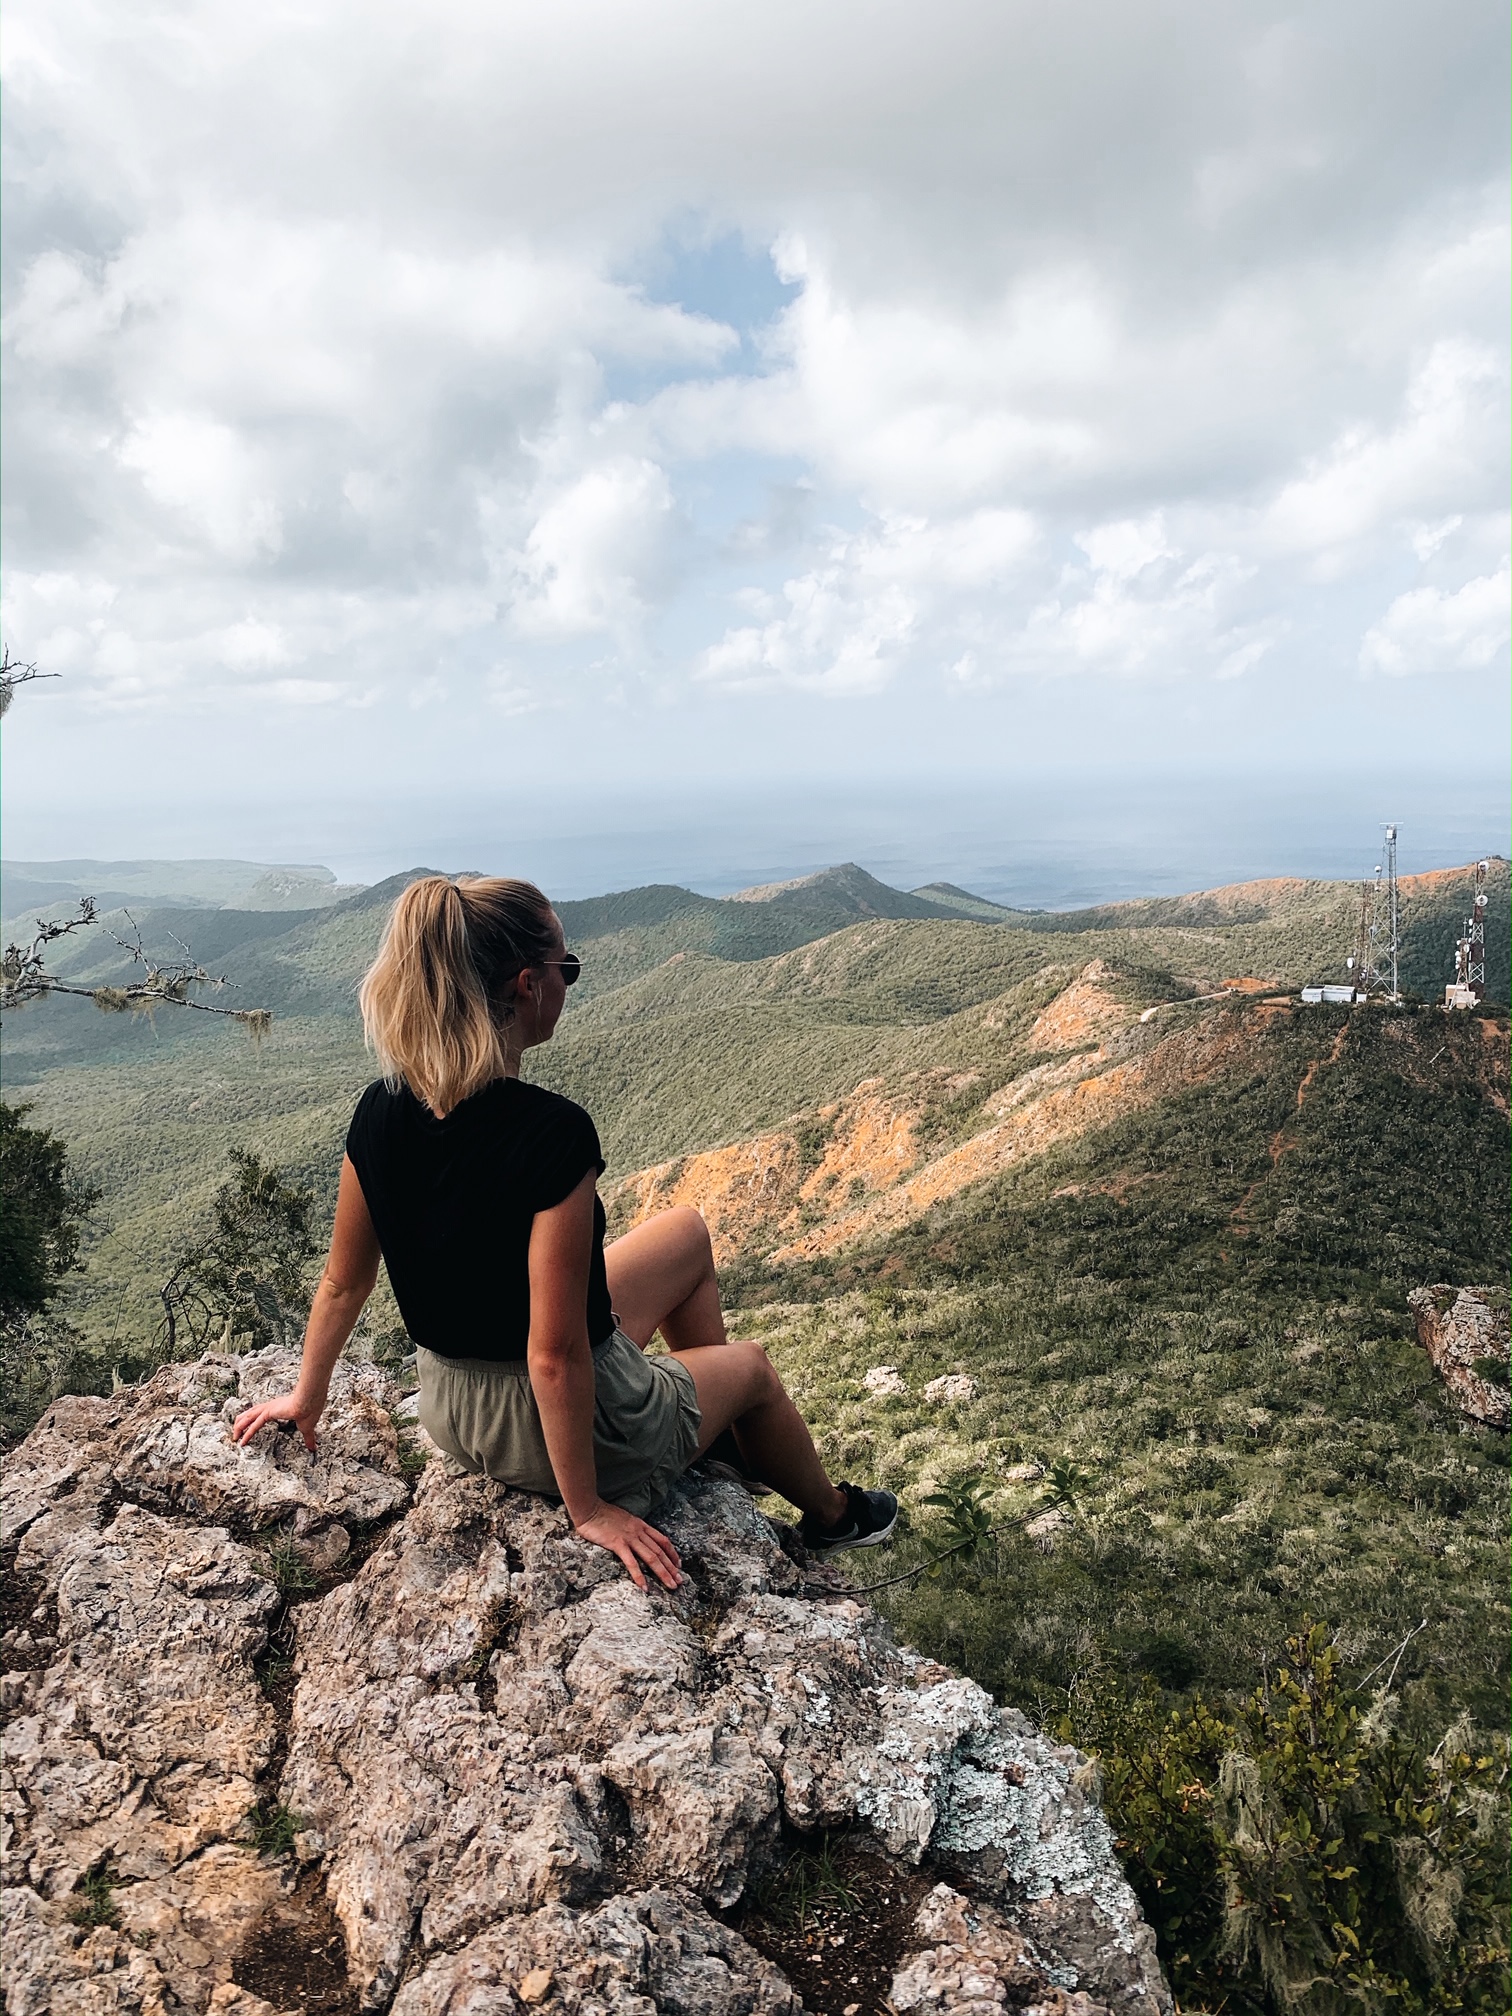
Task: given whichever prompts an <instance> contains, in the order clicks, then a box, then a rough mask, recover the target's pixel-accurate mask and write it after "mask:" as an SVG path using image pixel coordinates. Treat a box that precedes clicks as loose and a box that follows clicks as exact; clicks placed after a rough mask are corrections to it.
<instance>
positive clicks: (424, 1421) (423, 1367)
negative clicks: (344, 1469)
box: [415, 1329, 703, 1517]
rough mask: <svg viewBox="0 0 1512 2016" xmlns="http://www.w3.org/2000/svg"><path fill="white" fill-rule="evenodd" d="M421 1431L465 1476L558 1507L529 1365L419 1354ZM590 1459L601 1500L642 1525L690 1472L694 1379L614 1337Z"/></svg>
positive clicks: (601, 1370) (601, 1361)
mask: <svg viewBox="0 0 1512 2016" xmlns="http://www.w3.org/2000/svg"><path fill="white" fill-rule="evenodd" d="M415 1362H416V1365H417V1367H418V1368H419V1373H420V1426H421V1427H422V1428H423V1429H424V1430H425V1432H426V1434H427V1435H429V1437H430V1439H431V1440H432V1442H434V1443H435V1444H436V1446H437V1447H438V1448H439V1449H444V1450H445V1451H446V1453H447V1455H449V1456H454V1457H455V1458H456V1459H457V1461H458V1462H459V1463H460V1464H461V1465H462V1466H463V1468H464V1469H467V1470H472V1471H478V1472H481V1473H482V1475H483V1476H485V1477H496V1478H497V1479H498V1480H499V1482H500V1483H501V1484H512V1485H514V1487H515V1488H516V1490H519V1491H536V1492H539V1493H540V1495H541V1496H542V1497H543V1498H556V1499H560V1498H561V1495H562V1494H561V1492H560V1491H558V1489H557V1481H556V1477H555V1475H554V1473H553V1471H552V1468H551V1458H550V1457H549V1456H548V1455H547V1453H546V1437H545V1436H544V1434H543V1433H542V1432H541V1417H540V1414H539V1412H538V1411H537V1409H536V1401H535V1394H534V1393H533V1392H532V1391H531V1386H530V1374H529V1372H528V1371H527V1369H526V1366H525V1362H524V1360H523V1359H511V1360H508V1361H506V1362H504V1363H501V1362H500V1361H498V1360H497V1359H492V1358H450V1357H442V1355H441V1353H440V1352H439V1351H427V1350H426V1348H425V1346H424V1345H423V1344H422V1345H421V1346H420V1347H419V1348H418V1349H417V1351H416V1353H415ZM593 1388H594V1392H593V1456H594V1462H595V1464H596V1465H597V1468H598V1490H599V1496H600V1497H601V1498H604V1499H607V1500H608V1502H609V1503H610V1504H611V1505H622V1506H623V1507H624V1508H625V1510H626V1511H627V1512H634V1513H635V1514H636V1515H637V1516H638V1517H644V1516H645V1514H646V1513H647V1512H649V1511H650V1510H651V1507H652V1506H653V1505H655V1504H656V1503H657V1502H658V1500H659V1499H661V1498H664V1497H665V1496H666V1494H667V1492H668V1491H669V1490H670V1489H671V1487H672V1484H673V1482H674V1481H675V1480H676V1479H677V1478H678V1477H680V1476H681V1475H682V1473H683V1471H684V1470H686V1469H687V1467H688V1465H689V1464H690V1463H691V1462H692V1460H693V1457H694V1454H695V1452H696V1451H697V1448H698V1434H699V1430H700V1428H701V1427H702V1426H703V1416H702V1415H701V1414H700V1413H699V1411H698V1392H697V1389H696V1387H695V1386H694V1384H693V1374H692V1373H691V1372H690V1371H689V1370H688V1368H687V1366H686V1365H680V1364H679V1363H678V1362H677V1360H676V1359H675V1358H669V1357H660V1356H658V1357H655V1358H648V1357H647V1356H646V1354H645V1352H644V1351H642V1350H641V1349H640V1347H639V1345H637V1344H636V1343H635V1342H634V1341H633V1340H632V1339H631V1338H629V1337H627V1336H626V1335H625V1333H624V1331H623V1330H620V1329H615V1330H613V1331H612V1332H611V1333H610V1335H609V1336H608V1337H606V1338H605V1339H604V1341H603V1343H602V1344H600V1345H597V1346H596V1347H595V1349H594V1353H593Z"/></svg>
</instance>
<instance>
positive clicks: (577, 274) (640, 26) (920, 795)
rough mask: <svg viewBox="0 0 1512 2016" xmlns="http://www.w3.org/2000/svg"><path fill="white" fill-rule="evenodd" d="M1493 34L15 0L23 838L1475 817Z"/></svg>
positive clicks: (1015, 2)
mask: <svg viewBox="0 0 1512 2016" xmlns="http://www.w3.org/2000/svg"><path fill="white" fill-rule="evenodd" d="M1506 64H1507V21H1506V15H1505V9H1504V8H1503V7H1502V6H1501V5H1499V4H1495V5H1493V4H1491V0H1456V4H1454V5H1453V6H1451V7H1445V8H1427V7H1424V6H1422V5H1421V4H1413V5H1401V4H1393V0H1386V4H1382V0H1371V4H1369V5H1367V4H1365V0H1313V4H1311V5H1309V6H1308V7H1307V8H1284V7H1281V6H1275V5H1269V4H1264V0H1243V4H1233V0H1229V4H1225V0H1202V4H1197V0H1150V4H1147V5H1143V6H1140V7H1130V6H1128V5H1127V0H1060V4H1058V5H1056V6H1054V7H1046V6H1044V5H1043V4H1041V0H1035V4H1028V0H931V4H930V5H929V6H927V7H926V6H923V5H921V4H919V0H909V4H898V0H818V4H816V0H802V4H793V0H767V4H766V5H764V6H762V7H760V8H749V7H746V8H736V7H733V6H711V5H709V4H708V0H699V4H692V0H636V4H634V5H630V4H628V0H553V4H552V5H551V6H549V7H541V6H539V5H531V6H524V5H520V4H515V0H489V4H487V5H482V4H473V0H426V4H425V5H424V6H421V5H418V4H399V0H362V4H361V5H358V4H356V0H319V4H318V5H317V4H310V0H305V4H294V5H291V4H281V0H269V4H264V5H262V6H259V7H257V8H255V9H252V8H247V7H245V6H244V5H235V6H233V5H231V4H228V0H159V4H155V5H151V6H139V7H125V8H123V7H121V6H119V5H106V4H94V0H10V4H9V5H8V7H7V10H6V19H5V25H4V31H3V39H0V82H3V91H4V108H3V135H4V175H5V188H4V202H5V226H6V228H5V235H4V246H3V259H4V266H3V287H4V302H3V327H0V337H3V371H4V392H5V397H4V407H3V420H4V443H3V446H4V476H5V480H4V499H3V501H4V523H3V530H4V577H3V624H4V637H5V641H6V643H7V645H8V647H9V648H10V649H11V650H12V652H13V653H14V654H15V655H16V656H18V657H19V658H21V659H24V660H28V661H35V662H36V663H37V664H38V666H39V667H40V669H42V670H43V671H46V672H48V673H56V674H58V675H60V676H59V678H58V679H57V680H56V682H54V683H51V684H48V685H41V684H39V685H37V686H36V687H34V688H32V689H31V690H29V691H28V692H27V693H25V694H23V695H22V696H21V698H20V699H19V700H18V702H17V705H16V706H15V707H14V708H13V709H12V711H11V714H10V716H9V717H8V719H7V723H6V728H5V738H6V748H5V787H6V788H5V808H4V810H5V851H6V853H7V854H8V855H11V856H17V855H20V856H25V857H30V858H46V857H49V856H61V855H79V854H96V855H105V856H111V855H115V856H125V855H131V856H141V855H144V854H152V853H180V854H230V853H234V854H246V855H250V856H252V857H254V858H268V857H269V856H270V855H280V856H282V857H283V858H295V859H311V858H316V859H333V858H336V857H337V856H342V859H343V860H345V861H346V862H349V863H355V864H358V865H359V866H360V867H361V868H362V869H363V870H365V871H366V872H368V873H372V872H377V871H380V870H382V869H383V868H384V867H385V866H388V867H398V866H401V865H404V863H405V861H406V860H408V859H410V858H415V856H416V851H417V849H418V850H419V851H420V852H424V849H423V847H422V845H421V843H422V842H423V841H424V840H425V838H426V836H427V834H428V833H429V834H432V835H434V836H435V837H436V839H437V841H438V844H439V842H440V840H441V839H443V838H444V839H447V841H448V844H450V843H451V840H452V839H453V838H455V844H456V845H458V846H465V845H466V844H468V843H469V842H470V841H471V840H473V839H474V837H477V838H478V841H479V844H482V840H483V839H484V838H486V836H487V834H488V833H489V832H492V831H498V830H506V829H507V830H508V831H510V832H518V831H529V832H532V833H535V834H537V835H545V836H548V837H549V838H550V839H551V841H552V842H553V843H556V842H561V843H562V844H563V845H569V844H570V843H572V842H573V840H574V836H575V835H579V834H582V833H584V832H588V831H590V830H591V831H602V830H609V829H614V830H621V829H627V826H635V827H636V829H637V830H643V831H649V830H651V829H652V828H655V829H657V830H667V831H671V830H674V829H676V830H680V831H682V832H683V833H684V834H685V835H687V834H691V833H693V832H694V831H695V829H697V830H705V831H707V830H712V828H713V827H715V826H717V825H718V823H719V820H720V818H721V817H722V816H724V817H726V818H727V823H728V822H733V824H730V831H731V832H732V833H733V832H734V831H735V830H737V829H738V830H740V831H742V832H744V831H747V830H749V831H750V832H751V833H752V834H754V835H755V836H756V837H755V838H754V839H753V840H752V843H751V847H752V849H753V850H754V852H753V858H752V859H751V868H752V871H753V875H754V876H756V877H758V878H759V875H760V874H761V873H763V872H765V870H766V869H767V867H768V866H769V865H770V862H771V861H772V860H775V859H776V856H777V855H778V854H781V853H782V851H783V848H784V847H786V848H787V851H788V853H789V854H790V853H791V852H792V849H793V845H794V844H795V840H794V836H795V833H796V830H797V829H796V828H795V827H794V826H793V823H792V815H791V813H790V812H789V811H784V810H782V809H781V808H783V807H788V808H791V807H792V806H793V805H794V804H797V805H800V806H803V807H806V808H808V810H809V811H810V812H812V811H813V810H814V808H815V807H816V806H820V805H829V806H831V807H839V806H843V805H845V804H847V803H850V802H853V801H854V802H856V803H860V802H862V800H863V799H864V800H865V802H866V803H867V804H868V805H870V806H871V808H872V811H871V813H869V814H868V815H867V816H868V817H869V818H873V820H874V823H875V820H877V819H881V820H883V822H884V823H885V808H886V806H887V805H888V804H889V803H890V802H891V803H893V804H896V805H898V806H899V807H900V808H904V809H906V808H909V807H911V808H913V810H912V811H911V812H910V813H909V816H911V817H923V816H924V814H923V813H922V811H920V810H919V808H920V807H922V806H924V805H925V804H926V803H928V804H938V803H947V804H948V803H949V802H951V800H952V798H953V797H954V798H958V799H959V801H960V802H961V803H962V804H963V805H964V804H965V803H967V802H968V801H969V802H971V803H974V804H980V805H981V806H984V807H989V808H990V806H991V805H993V804H995V803H1000V802H1002V800H1003V794H1004V793H1005V791H1007V790H1009V788H1010V786H1011V787H1012V788H1013V789H1015V790H1019V791H1021V792H1022V791H1029V792H1030V795H1031V796H1032V793H1033V791H1035V790H1039V791H1041V792H1042V793H1045V792H1049V793H1051V794H1052V795H1053V796H1056V797H1057V798H1058V799H1062V800H1063V799H1064V797H1065V796H1066V794H1070V795H1071V796H1072V797H1073V798H1075V797H1077V796H1081V797H1083V798H1084V799H1085V801H1086V804H1087V807H1088V818H1089V820H1090V821H1091V822H1092V823H1095V822H1096V819H1097V818H1098V817H1099V816H1100V814H1102V813H1105V812H1106V808H1107V807H1108V806H1110V805H1113V804H1115V803H1116V805H1117V806H1118V808H1119V811H1118V818H1119V821H1120V822H1121V823H1126V822H1127V821H1129V820H1133V821H1134V822H1135V824H1136V825H1137V823H1138V821H1139V820H1140V818H1141V817H1147V818H1148V820H1149V821H1150V829H1149V833H1148V834H1147V836H1146V838H1147V840H1148V841H1149V845H1150V847H1151V848H1152V849H1154V852H1155V853H1158V844H1157V839H1156V835H1157V832H1158V829H1159V819H1158V817H1157V816H1156V815H1157V812H1158V808H1159V807H1160V806H1162V805H1165V804H1168V802H1169V801H1170V798H1171V796H1172V794H1173V793H1174V794H1176V795H1178V796H1179V795H1180V793H1181V792H1182V791H1183V790H1189V791H1190V792H1192V793H1194V794H1195V798H1194V802H1197V800H1200V801H1201V802H1202V803H1203V804H1214V805H1217V806H1220V807H1221V806H1222V805H1223V803H1224V802H1226V797H1231V796H1232V795H1233V793H1235V792H1238V793H1240V794H1241V795H1245V796H1247V797H1248V798H1249V799H1253V798H1254V796H1255V795H1256V794H1257V793H1260V794H1262V795H1263V794H1264V793H1266V792H1274V794H1275V795H1276V797H1277V802H1280V800H1281V799H1282V798H1285V799H1286V802H1287V803H1290V804H1296V803H1300V802H1302V801H1304V800H1306V799H1308V798H1309V795H1310V797H1311V800H1312V802H1315V803H1320V804H1321V803H1324V802H1325V801H1327V800H1328V799H1329V798H1330V796H1334V797H1339V796H1341V795H1342V797H1347V798H1348V800H1349V802H1350V803H1351V805H1353V804H1355V803H1358V804H1359V805H1360V806H1361V807H1362V808H1363V810H1362V814H1361V816H1362V817H1363V816H1364V811H1368V810H1370V809H1371V801H1372V796H1373V792H1372V786H1371V780H1373V779H1378V780H1380V788H1379V790H1378V791H1376V792H1375V793H1374V796H1375V797H1376V798H1379V799H1380V800H1381V801H1382V802H1381V803H1380V804H1379V805H1378V806H1377V807H1376V809H1377V810H1378V811H1379V816H1380V817H1381V818H1387V817H1393V816H1395V817H1399V818H1402V819H1403V820H1404V821H1406V820H1407V819H1408V818H1409V817H1410V811H1411V808H1412V805H1413V803H1414V802H1415V801H1413V799H1412V792H1413V790H1414V788H1415V784H1414V780H1417V781H1418V782H1420V783H1423V786H1424V790H1425V791H1426V793H1427V798H1431V799H1432V800H1433V803H1434V804H1435V805H1436V806H1438V807H1439V808H1440V810H1443V809H1445V808H1448V810H1449V811H1451V812H1452V810H1453V806H1454V804H1455V802H1456V793H1457V792H1458V791H1460V790H1461V788H1462V787H1464V788H1468V789H1469V790H1470V791H1471V793H1472V795H1474V794H1476V793H1478V794H1479V799H1478V801H1477V802H1478V803H1482V804H1484V805H1485V806H1486V807H1488V808H1489V811H1488V813H1487V818H1486V820H1483V821H1482V823H1483V824H1485V823H1489V824H1490V825H1491V826H1492V827H1496V828H1498V830H1500V831H1504V820H1503V819H1502V818H1501V812H1500V808H1502V807H1504V805H1505V791H1506V750H1507V740H1508V718H1507V716H1508V710H1507V691H1508V681H1507V669H1508V667H1507V655H1508V630H1509V625H1508V608H1509V586H1508V559H1507V554H1508V510H1507V498H1508V489H1507V441H1508V411H1507V407H1508V340H1507V338H1508V330H1507V299H1508V284H1507V283H1508V258H1507V251H1508V247H1507V238H1508V224H1507V198H1508V188H1507V179H1508V178H1507V132H1506V124H1507V104H1506V92H1505V77H1506ZM1230 779H1232V780H1236V781H1235V782H1234V783H1233V784H1232V785H1230V784H1228V783H1226V782H1225V780H1230ZM1425 780H1426V781H1425ZM858 794H859V795H858ZM1287 794H1290V795H1289V796H1288V795H1287ZM1299 794H1300V795H1299ZM1387 797H1390V798H1391V800H1392V802H1390V803H1386V802H1385V800H1386V798H1387ZM1404 799H1405V800H1406V801H1408V802H1407V803H1405V804H1404V802H1403V801H1404ZM1426 802H1427V799H1425V800H1424V803H1425V805H1426ZM1141 806H1144V807H1145V812H1144V813H1142V812H1141V809H1140V808H1141ZM763 807H766V808H768V809H767V816H766V824H765V826H764V827H763V823H762V822H763ZM616 808H618V810H616ZM1434 816H1438V815H1437V813H1435V815H1434ZM983 817H984V818H987V819H988V820H989V823H990V817H991V814H990V811H988V812H984V813H983ZM616 820H618V822H619V824H618V827H616ZM700 821H702V822H703V825H702V827H700V826H699V822H700ZM427 822H429V824H428V823H427ZM606 822H607V823H606ZM711 822H712V826H711ZM742 822H743V823H742ZM821 823H822V822H821ZM1105 823H1106V822H1105ZM843 824H844V822H843V820H841V821H839V822H838V826H837V822H836V821H835V820H834V819H831V820H830V822H829V826H827V827H826V829H825V830H826V832H827V833H828V831H829V830H830V827H836V831H835V834H834V839H833V848H832V851H834V852H835V853H836V854H837V855H843V854H845V853H847V852H856V851H857V850H856V849H854V848H851V849H847V848H845V847H844V846H843V844H842V843H843V840H844V837H845V835H844V832H843V830H841V829H843ZM809 827H811V828H812V827H814V821H813V820H812V819H810V821H809ZM805 830H808V828H805ZM814 830H817V828H814ZM763 832H765V834H766V838H765V840H763V839H762V838H761V837H760V836H761V834H762V833H763ZM1495 839H1496V834H1495V833H1487V835H1486V837H1485V839H1484V840H1483V841H1482V842H1481V843H1480V844H1482V845H1489V844H1494V843H1495ZM731 844H733V842H732V843H731ZM816 844H818V843H817V842H816ZM824 844H825V846H826V847H827V848H829V847H830V846H831V842H830V841H829V840H828V839H826V841H825V843H824ZM1373 845H1374V840H1373V837H1372V835H1371V833H1369V832H1367V833H1366V835H1365V836H1364V838H1363V841H1362V849H1363V851H1364V852H1369V851H1370V850H1371V848H1372V847H1373ZM763 848H765V853H763ZM343 849H344V850H345V852H344V855H343V853H342V850H343ZM685 851H686V849H685ZM726 851H728V849H726ZM800 851H801V850H800ZM755 856H760V857H761V858H759V859H758V858H755ZM769 857H770V858H769ZM784 858H785V857H784ZM1152 858H1153V855H1152ZM488 865H505V864H502V863H495V862H490V863H489V864H488ZM732 872H734V871H733V870H732Z"/></svg>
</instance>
